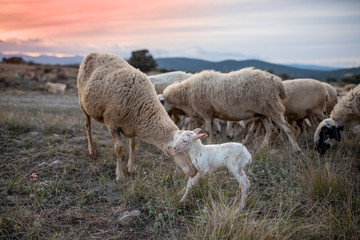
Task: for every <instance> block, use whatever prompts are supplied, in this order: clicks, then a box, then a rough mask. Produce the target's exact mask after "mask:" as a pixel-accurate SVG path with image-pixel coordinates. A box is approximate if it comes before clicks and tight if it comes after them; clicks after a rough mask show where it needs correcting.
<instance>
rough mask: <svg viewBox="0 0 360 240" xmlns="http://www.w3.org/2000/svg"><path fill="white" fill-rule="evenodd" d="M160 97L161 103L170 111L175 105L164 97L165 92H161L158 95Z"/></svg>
mask: <svg viewBox="0 0 360 240" xmlns="http://www.w3.org/2000/svg"><path fill="white" fill-rule="evenodd" d="M158 99H159V101H160V103H161V105H163V106H164V108H165V110H166V111H167V112H169V111H170V110H171V109H172V108H173V107H174V106H173V105H172V104H170V103H169V102H168V101H167V100H166V98H165V97H164V95H163V94H159V95H158Z"/></svg>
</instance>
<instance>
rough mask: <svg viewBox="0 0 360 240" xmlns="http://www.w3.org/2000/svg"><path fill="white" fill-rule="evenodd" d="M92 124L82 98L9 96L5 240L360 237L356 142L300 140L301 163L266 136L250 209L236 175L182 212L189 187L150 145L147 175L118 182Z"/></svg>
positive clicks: (0, 143)
mask: <svg viewBox="0 0 360 240" xmlns="http://www.w3.org/2000/svg"><path fill="white" fill-rule="evenodd" d="M84 122H85V121H84V117H83V115H82V113H81V111H80V109H79V107H78V104H77V96H76V93H75V92H72V93H68V94H66V95H64V96H60V95H50V94H47V93H42V92H31V91H30V92H13V93H6V92H4V93H1V94H0V238H1V239H359V238H360V174H359V170H360V148H359V139H355V137H354V136H351V137H350V138H348V139H347V140H346V141H344V142H342V143H340V144H338V145H337V146H336V147H335V148H334V149H332V150H331V151H328V152H327V153H326V154H325V155H324V156H321V157H319V156H318V154H317V153H316V152H315V151H314V149H313V143H312V136H311V135H309V136H302V137H301V138H300V139H299V145H300V147H301V149H302V150H303V155H294V154H292V153H291V152H290V151H289V150H288V149H289V146H287V143H286V142H285V143H284V140H283V139H286V138H284V137H282V136H279V137H277V138H274V139H273V141H272V142H271V145H270V146H269V147H268V148H267V149H266V150H265V151H262V152H260V151H259V150H257V149H258V146H259V142H261V139H255V140H254V141H253V142H252V143H250V144H248V145H247V146H246V147H247V148H248V149H249V151H250V152H251V154H252V155H253V162H254V164H253V165H252V167H251V169H250V173H249V178H250V181H251V184H252V185H251V189H250V194H249V197H248V199H247V204H246V207H245V208H244V209H243V210H242V211H240V210H239V208H238V205H237V202H236V199H237V197H238V194H237V193H238V184H237V182H236V180H235V179H234V178H233V177H232V176H230V175H229V174H228V173H226V172H220V173H217V174H215V175H213V176H211V177H209V178H206V179H203V180H202V181H201V184H200V185H199V186H198V187H197V188H196V189H194V191H193V192H192V193H191V195H190V197H189V200H188V201H187V202H186V203H184V204H179V202H178V201H179V199H180V197H181V196H179V195H178V192H179V191H180V190H181V189H182V188H183V187H184V186H185V185H186V182H187V178H186V177H185V175H184V174H183V173H182V171H181V170H180V168H178V167H176V165H175V163H174V162H173V161H172V160H171V159H169V158H168V157H166V156H164V155H163V154H162V153H161V152H160V151H159V150H158V149H157V148H155V147H154V146H151V145H149V144H146V143H142V142H140V141H139V142H138V144H137V146H136V162H137V172H136V173H135V174H133V175H127V176H126V179H125V180H124V181H122V182H116V181H115V165H116V161H115V159H116V155H115V152H114V149H113V145H112V142H111V137H110V135H109V133H108V132H107V130H106V128H105V126H104V125H102V124H99V123H94V125H93V137H94V141H95V145H96V148H97V150H98V155H97V156H96V157H93V158H92V157H90V156H89V155H88V153H87V140H86V137H85V123H84ZM235 140H236V139H235ZM124 141H126V140H125V139H124ZM216 141H217V142H218V143H220V142H224V141H226V139H225V138H223V137H221V136H218V137H217V138H216ZM126 155H127V149H126ZM134 209H137V210H139V211H140V212H141V215H140V217H139V218H138V219H137V220H136V221H135V222H134V223H133V224H132V225H130V226H122V225H121V224H120V223H119V222H118V220H117V217H118V216H119V214H120V213H122V212H124V211H129V210H134Z"/></svg>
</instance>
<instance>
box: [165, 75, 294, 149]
mask: <svg viewBox="0 0 360 240" xmlns="http://www.w3.org/2000/svg"><path fill="white" fill-rule="evenodd" d="M163 97H164V102H165V103H164V106H165V108H167V110H170V109H171V108H172V107H176V108H179V109H181V110H183V111H184V112H185V113H186V114H187V115H188V116H199V117H201V118H202V119H204V121H205V129H206V130H207V131H208V133H209V134H210V143H213V142H214V139H213V130H212V122H213V119H214V118H219V119H222V120H231V121H239V120H246V119H249V118H252V117H261V121H262V122H263V124H264V126H265V129H266V135H265V137H264V140H263V144H262V147H266V146H267V145H268V143H269V140H270V134H271V131H272V125H271V123H270V121H273V122H274V123H275V124H276V125H277V126H279V127H280V128H281V129H282V130H283V131H284V132H285V133H286V135H287V136H288V138H289V141H290V144H291V146H292V147H293V150H295V151H300V148H299V146H298V145H297V143H296V141H295V138H294V136H293V134H292V132H291V130H290V126H289V124H287V123H286V121H285V119H284V112H285V107H284V105H283V103H282V101H283V100H285V99H286V98H287V95H286V93H285V90H284V87H283V85H282V83H281V79H280V78H279V77H277V76H275V75H273V74H270V73H267V72H265V71H261V70H257V69H253V68H244V69H241V70H239V71H234V72H230V73H220V72H215V71H202V72H200V73H198V74H194V75H192V76H191V77H189V78H188V79H185V80H184V81H182V82H180V83H179V82H175V83H173V84H171V85H169V86H168V87H167V88H165V90H164V93H163Z"/></svg>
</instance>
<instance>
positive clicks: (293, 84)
mask: <svg viewBox="0 0 360 240" xmlns="http://www.w3.org/2000/svg"><path fill="white" fill-rule="evenodd" d="M283 85H284V88H285V92H286V94H287V95H288V99H287V101H285V102H284V106H285V109H286V110H285V117H286V118H287V120H288V122H289V123H292V122H293V121H296V120H299V119H304V118H306V117H309V116H313V117H314V118H315V119H321V120H322V119H324V118H325V116H324V112H325V109H326V103H327V101H328V99H329V95H328V91H327V90H326V87H325V86H324V85H323V84H322V83H321V82H320V81H318V80H315V79H309V78H302V79H294V80H286V81H283ZM321 120H320V121H321Z"/></svg>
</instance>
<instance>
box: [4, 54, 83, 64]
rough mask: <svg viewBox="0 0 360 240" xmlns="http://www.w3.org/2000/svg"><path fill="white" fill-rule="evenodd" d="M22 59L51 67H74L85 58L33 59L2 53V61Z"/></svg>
mask: <svg viewBox="0 0 360 240" xmlns="http://www.w3.org/2000/svg"><path fill="white" fill-rule="evenodd" d="M13 56H15V57H21V58H22V59H24V61H26V62H34V63H39V64H49V65H57V64H59V65H74V64H80V63H81V61H82V60H83V57H81V56H74V57H61V58H60V57H55V56H46V55H41V56H38V57H31V56H27V55H23V54H12V55H7V54H2V53H0V60H2V59H3V58H9V57H13Z"/></svg>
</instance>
